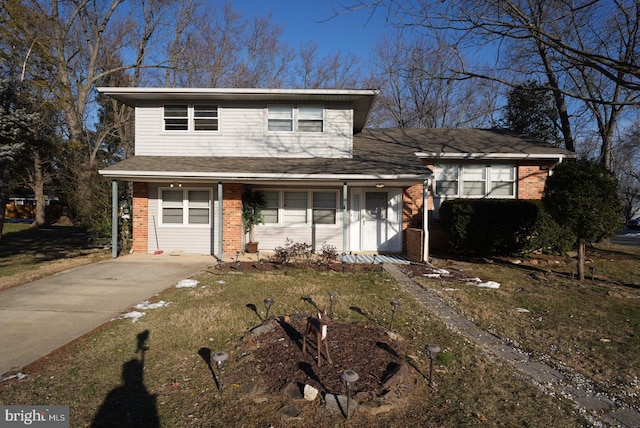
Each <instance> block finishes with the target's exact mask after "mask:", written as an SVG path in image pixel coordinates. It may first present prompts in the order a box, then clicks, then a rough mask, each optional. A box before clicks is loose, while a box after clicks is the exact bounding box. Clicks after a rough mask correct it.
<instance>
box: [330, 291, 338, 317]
mask: <svg viewBox="0 0 640 428" xmlns="http://www.w3.org/2000/svg"><path fill="white" fill-rule="evenodd" d="M336 297H338V292H337V291H329V318H333V302H334V300H336Z"/></svg>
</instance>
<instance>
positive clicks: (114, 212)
mask: <svg viewBox="0 0 640 428" xmlns="http://www.w3.org/2000/svg"><path fill="white" fill-rule="evenodd" d="M111 257H112V258H114V259H115V258H117V257H118V182H117V181H116V180H112V181H111Z"/></svg>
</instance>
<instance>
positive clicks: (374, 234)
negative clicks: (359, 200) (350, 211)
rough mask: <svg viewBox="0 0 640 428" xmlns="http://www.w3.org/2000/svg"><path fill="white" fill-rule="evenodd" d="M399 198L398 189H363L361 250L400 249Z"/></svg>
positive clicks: (388, 250)
mask: <svg viewBox="0 0 640 428" xmlns="http://www.w3.org/2000/svg"><path fill="white" fill-rule="evenodd" d="M399 199H400V195H399V192H398V191H392V190H389V191H387V190H375V191H367V190H365V192H364V207H362V208H363V210H362V217H361V219H362V220H361V228H360V230H361V242H362V246H361V249H362V250H363V251H386V252H401V251H402V235H401V230H402V227H401V218H400V213H401V211H400V205H401V203H400V201H399Z"/></svg>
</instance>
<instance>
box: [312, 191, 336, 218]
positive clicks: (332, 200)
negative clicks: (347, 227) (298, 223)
mask: <svg viewBox="0 0 640 428" xmlns="http://www.w3.org/2000/svg"><path fill="white" fill-rule="evenodd" d="M336 199H337V198H336V192H313V213H312V219H313V224H336V211H337V205H338V204H337V202H336Z"/></svg>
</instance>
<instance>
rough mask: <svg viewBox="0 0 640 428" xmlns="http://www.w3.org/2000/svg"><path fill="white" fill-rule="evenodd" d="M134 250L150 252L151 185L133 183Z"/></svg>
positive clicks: (136, 251) (135, 251)
mask: <svg viewBox="0 0 640 428" xmlns="http://www.w3.org/2000/svg"><path fill="white" fill-rule="evenodd" d="M132 249H133V252H134V253H147V252H149V185H148V183H139V182H134V183H133V248H132Z"/></svg>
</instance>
